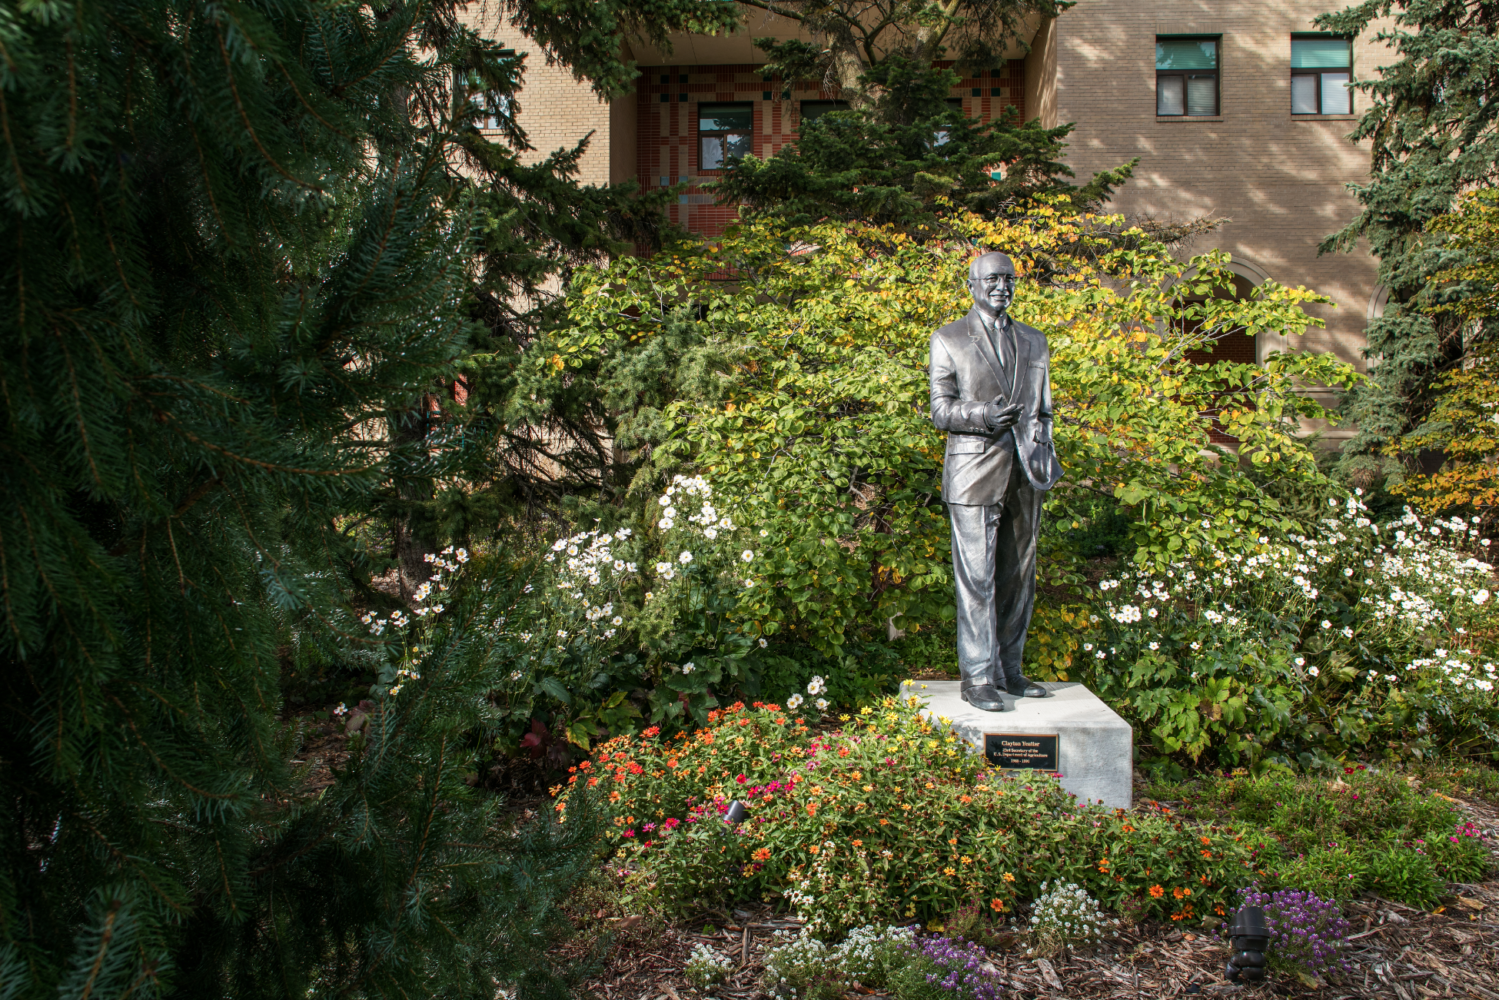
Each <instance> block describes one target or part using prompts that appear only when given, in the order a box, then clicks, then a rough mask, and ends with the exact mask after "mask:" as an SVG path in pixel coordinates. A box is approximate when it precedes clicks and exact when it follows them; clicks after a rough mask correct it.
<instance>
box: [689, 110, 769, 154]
mask: <svg viewBox="0 0 1499 1000" xmlns="http://www.w3.org/2000/svg"><path fill="white" fill-rule="evenodd" d="M754 136H755V106H754V105H753V104H699V105H698V106H697V166H698V169H699V170H722V169H724V168H725V167H727V166H728V165H729V164H731V163H735V162H737V161H738V160H742V159H743V158H744V157H745V156H747V155H748V154H749V153H750V152H752V151H753V150H754V143H755V139H754Z"/></svg>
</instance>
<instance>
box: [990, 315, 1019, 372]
mask: <svg viewBox="0 0 1499 1000" xmlns="http://www.w3.org/2000/svg"><path fill="white" fill-rule="evenodd" d="M1009 332H1010V330H1009V325H1008V324H1004V325H1001V324H999V323H995V324H993V325H992V326H990V327H989V342H990V343H991V344H993V345H994V353H995V355H996V356H997V357H998V358H999V370H1000V371H1002V372H1004V373H1005V374H1006V375H1008V374H1009V373H1010V365H1011V364H1013V363H1014V360H1015V357H1014V354H1015V352H1014V351H1013V350H1011V347H1010V337H1009Z"/></svg>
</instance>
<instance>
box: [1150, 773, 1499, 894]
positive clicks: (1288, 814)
mask: <svg viewBox="0 0 1499 1000" xmlns="http://www.w3.org/2000/svg"><path fill="white" fill-rule="evenodd" d="M1152 790H1153V791H1156V790H1157V789H1152ZM1159 790H1164V791H1171V792H1174V793H1175V795H1176V796H1180V797H1181V798H1183V799H1184V800H1185V801H1184V802H1183V808H1184V809H1185V810H1187V811H1190V812H1191V813H1192V814H1193V815H1196V816H1198V817H1200V818H1203V819H1207V820H1214V821H1217V822H1220V823H1234V824H1240V825H1243V826H1246V827H1249V826H1252V827H1255V828H1257V829H1261V830H1264V831H1265V832H1266V833H1267V834H1268V835H1269V837H1270V838H1271V839H1270V840H1269V841H1268V842H1267V843H1266V844H1265V845H1264V846H1263V849H1262V850H1261V852H1260V854H1259V856H1258V857H1257V858H1256V861H1255V865H1256V869H1257V871H1258V872H1260V873H1261V875H1262V879H1261V881H1263V882H1264V884H1265V886H1266V888H1268V889H1274V888H1287V889H1298V890H1303V891H1309V892H1313V893H1316V894H1317V895H1318V896H1319V897H1321V898H1323V899H1344V900H1346V899H1349V898H1351V897H1352V896H1354V895H1357V894H1358V893H1361V892H1370V891H1372V892H1377V893H1379V894H1380V895H1382V896H1386V897H1388V898H1390V899H1394V900H1397V901H1400V902H1403V903H1408V904H1410V905H1413V906H1425V905H1429V904H1430V903H1431V902H1433V901H1434V900H1435V899H1436V898H1437V897H1438V896H1440V895H1441V894H1442V892H1443V891H1445V887H1446V884H1447V883H1448V882H1471V881H1476V880H1478V879H1481V878H1483V877H1484V875H1486V874H1487V872H1488V871H1489V869H1490V868H1491V867H1492V859H1491V856H1490V854H1489V850H1488V840H1487V839H1486V838H1485V837H1484V835H1483V834H1482V832H1481V831H1480V830H1479V829H1478V828H1477V827H1476V826H1474V825H1473V824H1472V823H1471V822H1469V821H1468V820H1467V818H1466V817H1465V816H1464V815H1463V813H1462V812H1461V811H1460V809H1459V808H1458V806H1457V805H1456V803H1454V802H1453V801H1452V800H1450V799H1448V798H1446V797H1445V796H1443V795H1442V794H1440V793H1437V792H1433V791H1428V790H1423V789H1422V788H1421V787H1420V782H1419V781H1416V780H1414V779H1411V778H1409V777H1407V776H1403V775H1401V774H1399V773H1397V772H1395V771H1392V770H1375V769H1372V768H1368V767H1365V766H1362V765H1360V766H1357V767H1349V768H1344V769H1343V771H1342V773H1341V774H1339V775H1338V776H1337V777H1335V778H1330V779H1329V778H1325V777H1316V776H1309V775H1297V774H1295V773H1293V772H1291V771H1289V770H1286V769H1283V768H1271V769H1269V770H1267V772H1266V773H1264V774H1261V775H1258V776H1249V775H1239V776H1234V777H1228V778H1212V777H1205V778H1202V779H1198V780H1196V781H1193V782H1191V783H1189V784H1187V785H1184V786H1178V787H1176V788H1165V789H1159Z"/></svg>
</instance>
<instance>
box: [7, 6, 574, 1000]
mask: <svg viewBox="0 0 1499 1000" xmlns="http://www.w3.org/2000/svg"><path fill="white" fill-rule="evenodd" d="M457 8H458V5H457V4H456V3H454V2H443V0H439V2H437V3H430V2H429V3H424V4H416V3H404V2H400V0H396V2H392V3H390V4H385V5H381V6H379V7H371V6H367V5H361V4H327V3H321V2H315V0H275V2H271V0H265V2H251V3H210V2H206V0H128V2H126V0H95V2H84V0H79V2H76V3H67V2H61V0H59V2H56V3H47V4H32V5H9V6H7V7H6V8H5V9H4V10H3V11H0V49H3V56H0V124H3V126H4V127H3V130H0V138H3V150H0V194H3V202H4V213H3V221H0V226H3V245H4V247H5V248H6V249H5V251H4V259H3V261H0V275H3V282H4V288H5V298H4V301H5V303H6V308H5V309H4V310H3V318H0V349H3V352H4V360H3V362H0V421H3V424H0V449H3V450H4V456H5V457H4V461H3V463H0V662H3V669H0V788H3V791H0V983H3V986H0V993H3V994H4V995H6V996H14V997H43V996H46V997H59V996H60V997H93V998H112V997H125V996H132V997H137V996H165V995H182V996H215V997H217V996H225V997H252V996H253V997H258V996H265V997H285V996H293V995H324V994H335V993H336V994H339V995H348V996H373V995H382V996H397V995H399V996H411V995H424V996H425V995H432V996H445V997H447V996H455V997H462V996H474V997H480V996H483V997H486V998H488V997H493V996H494V995H495V990H496V988H497V987H496V984H497V983H500V982H504V983H511V984H514V985H517V986H519V987H521V992H522V993H523V994H525V995H537V996H543V995H556V994H558V993H559V992H560V990H561V989H562V980H561V978H559V974H558V973H559V971H560V970H557V969H555V968H553V967H552V966H551V965H550V964H549V962H548V960H547V958H546V956H545V955H544V953H543V947H542V945H543V944H545V943H546V942H548V941H550V940H552V938H553V936H554V933H555V932H556V931H558V930H559V925H560V923H561V915H560V911H559V910H558V907H557V902H558V899H559V896H560V894H561V893H563V892H564V891H566V888H567V887H568V886H570V885H571V884H572V883H573V881H574V879H575V877H576V875H577V873H578V872H579V870H581V868H582V866H584V865H586V864H588V862H589V858H590V842H589V840H588V824H587V822H586V821H585V822H582V823H577V824H572V823H570V824H569V827H568V828H567V829H566V830H563V829H561V828H557V827H551V826H544V827H539V828H536V829H535V830H533V831H532V832H530V833H529V834H527V835H525V836H522V837H515V836H513V835H512V834H511V833H510V832H508V831H505V830H503V829H502V828H501V826H500V824H499V823H498V821H497V820H498V817H497V816H496V813H495V810H496V802H495V801H494V800H492V799H486V798H484V797H483V796H482V795H481V794H480V793H479V792H477V791H476V790H474V789H473V788H471V787H470V786H469V784H468V783H467V782H466V781H465V780H464V779H465V777H466V776H468V777H470V778H471V777H472V775H471V769H472V767H473V763H474V759H475V751H476V749H477V748H478V745H477V743H476V738H477V737H476V734H479V733H482V731H483V725H484V722H485V718H486V715H485V712H486V709H485V702H484V699H483V698H482V694H483V692H484V691H485V690H486V686H487V684H488V683H489V674H488V672H489V671H490V670H492V665H490V664H488V663H487V662H486V660H485V656H484V650H485V648H486V647H485V645H484V643H483V641H482V630H481V629H480V628H479V626H478V625H477V624H475V623H472V622H469V621H468V620H466V619H464V618H462V617H461V616H459V617H458V618H455V619H454V622H453V624H451V625H450V626H447V627H445V628H444V629H443V630H441V632H440V633H434V635H435V639H434V643H435V645H434V649H435V652H434V651H430V650H429V651H425V652H424V654H423V655H424V657H426V659H424V661H423V670H424V672H425V675H426V676H425V677H424V679H423V680H422V681H421V683H419V684H414V685H412V686H411V689H410V690H409V691H407V692H405V693H404V694H403V697H402V698H401V699H400V700H393V699H390V698H381V699H379V701H378V704H377V705H376V706H375V707H374V708H373V709H372V710H371V712H370V714H369V717H368V719H367V720H366V721H365V725H364V727H363V730H362V732H361V733H360V735H358V736H356V737H355V739H354V740H353V741H352V742H351V744H350V750H351V753H350V756H349V759H348V762H347V764H346V765H345V766H344V767H343V768H342V769H341V770H340V771H339V773H338V774H337V778H336V781H335V782H334V783H333V785H332V786H330V787H328V788H325V789H323V790H322V791H321V793H320V794H316V795H313V794H309V793H308V792H307V791H306V786H305V774H304V773H303V769H302V767H301V766H300V765H301V762H300V761H299V760H297V758H296V756H295V754H296V751H297V747H298V733H297V730H296V727H295V726H294V725H292V724H290V723H288V722H285V721H283V720H282V719H281V716H280V713H281V703H280V695H279V684H280V679H279V671H280V666H281V663H282V662H283V661H284V660H285V659H287V658H289V657H294V656H295V655H296V652H295V650H296V648H297V647H299V646H305V645H316V644H324V645H327V646H329V647H337V648H339V649H342V650H345V651H347V653H348V655H367V656H376V655H378V653H379V649H378V648H377V647H376V646H375V645H374V644H373V643H372V642H371V639H370V637H369V635H368V633H367V632H365V631H363V630H362V629H360V628H359V626H358V625H357V623H356V622H355V621H354V620H353V618H352V616H351V614H350V613H349V612H348V610H347V606H348V597H349V592H350V591H349V588H350V587H351V585H352V583H353V582H354V581H356V580H358V579H359V578H360V577H362V576H364V575H366V573H367V570H368V568H369V565H370V555H369V554H368V553H367V552H365V551H364V550H362V549H361V548H360V547H359V545H358V544H356V542H355V541H354V539H353V535H352V534H351V532H350V531H347V530H344V529H346V528H348V527H350V525H349V524H348V523H346V522H348V521H349V519H350V517H351V515H352V514H356V513H358V512H359V511H361V510H365V509H367V508H369V507H370V506H371V504H373V503H374V502H375V501H374V499H372V498H373V497H375V496H376V495H377V493H378V491H379V490H380V489H382V488H384V487H383V486H382V484H388V482H389V481H390V480H391V478H392V476H393V475H397V474H398V473H399V472H400V470H403V469H412V468H417V469H419V468H420V467H421V464H422V462H424V461H426V460H427V459H426V454H427V451H428V446H429V443H430V442H428V441H425V440H419V439H412V438H410V437H409V436H404V437H403V435H401V434H400V433H399V429H400V427H401V426H402V421H403V419H405V416H406V415H407V414H409V413H411V412H412V411H413V409H414V408H416V406H418V405H419V401H420V400H421V399H422V397H423V395H424V393H425V392H426V391H427V390H429V389H430V387H431V386H432V385H433V383H434V379H436V378H439V377H441V376H443V375H444V373H450V372H451V371H452V370H453V367H454V365H455V363H456V362H457V360H458V359H459V358H460V357H461V355H462V352H463V351H464V350H465V345H466V343H467V338H468V337H469V335H470V333H471V330H472V325H473V324H472V320H471V318H470V314H471V310H472V305H471V300H469V299H468V298H467V289H468V286H469V280H470V263H471V259H472V258H471V253H470V252H471V250H472V249H473V247H474V243H473V240H472V235H471V229H472V221H473V209H472V203H471V201H470V200H468V199H466V198H465V197H464V196H463V195H462V192H461V191H459V190H457V189H455V186H454V184H453V174H454V165H453V163H452V159H451V152H452V146H453V135H452V132H451V128H452V123H453V120H454V116H453V113H452V112H453V107H454V101H455V100H457V99H459V97H460V96H461V95H460V93H459V90H458V88H455V87H454V81H455V79H456V78H457V74H456V70H455V67H458V66H461V65H468V64H470V63H472V62H473V61H475V60H477V61H479V62H481V63H484V64H485V65H491V64H492V63H493V61H494V59H495V58H497V55H498V54H497V53H496V52H494V51H493V47H492V46H487V45H486V43H483V42H482V41H481V40H479V39H476V38H474V37H473V36H472V35H471V34H470V33H468V32H467V31H465V30H464V29H463V28H461V26H460V25H459V22H458V20H457ZM361 651H364V652H361Z"/></svg>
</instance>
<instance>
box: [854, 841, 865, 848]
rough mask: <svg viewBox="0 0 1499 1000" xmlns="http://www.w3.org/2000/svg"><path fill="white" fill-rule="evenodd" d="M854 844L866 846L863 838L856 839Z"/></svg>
mask: <svg viewBox="0 0 1499 1000" xmlns="http://www.w3.org/2000/svg"><path fill="white" fill-rule="evenodd" d="M854 846H855V847H863V846H864V841H862V840H856V841H854Z"/></svg>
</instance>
